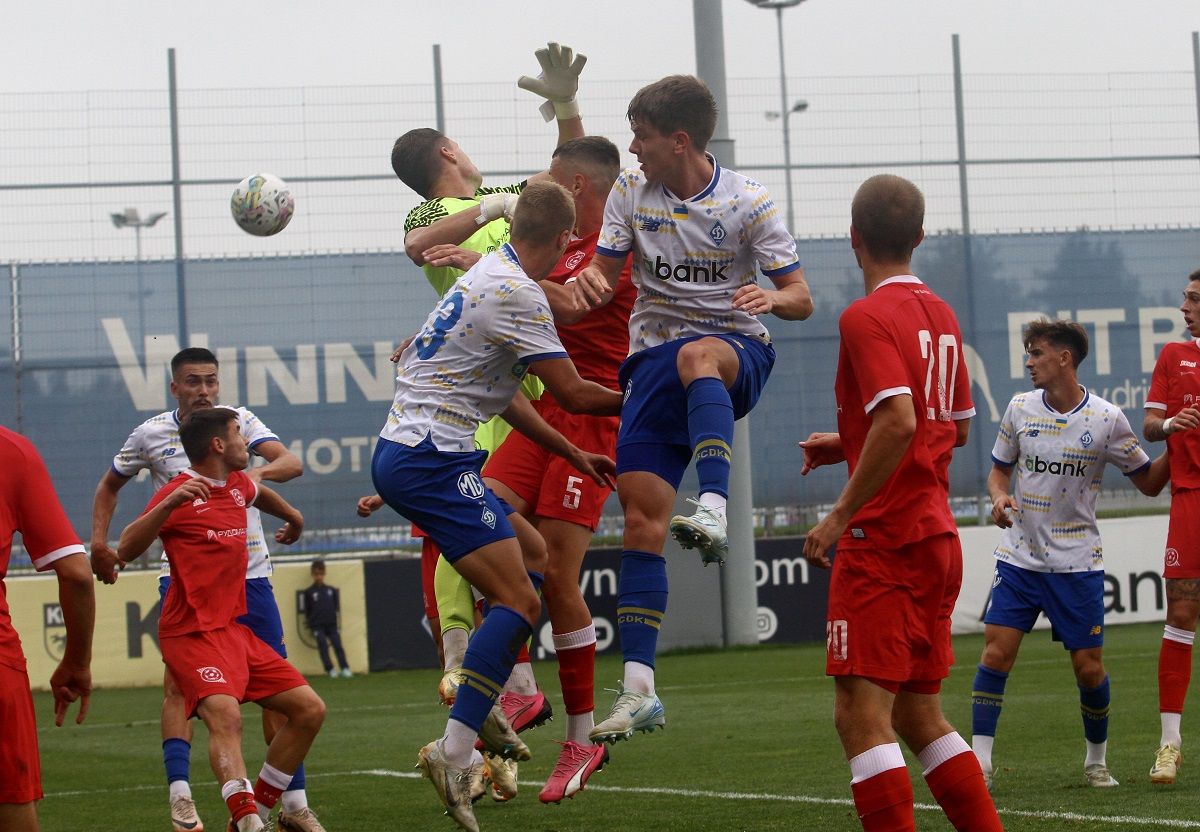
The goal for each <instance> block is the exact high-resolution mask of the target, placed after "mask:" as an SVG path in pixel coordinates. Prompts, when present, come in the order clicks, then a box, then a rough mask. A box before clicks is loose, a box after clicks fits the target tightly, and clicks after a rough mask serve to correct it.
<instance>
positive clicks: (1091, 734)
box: [1079, 676, 1109, 743]
mask: <svg viewBox="0 0 1200 832" xmlns="http://www.w3.org/2000/svg"><path fill="white" fill-rule="evenodd" d="M1108 702H1109V687H1108V677H1107V676H1105V677H1104V681H1103V682H1101V683H1100V684H1098V685H1096V687H1094V688H1085V687H1080V688H1079V710H1080V712H1081V713H1082V714H1083V736H1084V737H1086V738H1087V741H1088V742H1096V743H1100V742H1107V741H1108Z"/></svg>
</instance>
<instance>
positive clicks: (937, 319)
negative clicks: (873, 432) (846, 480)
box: [834, 275, 975, 549]
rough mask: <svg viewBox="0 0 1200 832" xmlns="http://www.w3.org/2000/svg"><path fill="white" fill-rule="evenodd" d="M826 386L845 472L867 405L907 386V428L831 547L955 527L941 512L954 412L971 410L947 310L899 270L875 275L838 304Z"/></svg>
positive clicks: (867, 417) (894, 542) (959, 415)
mask: <svg viewBox="0 0 1200 832" xmlns="http://www.w3.org/2000/svg"><path fill="white" fill-rule="evenodd" d="M839 327H840V329H841V350H840V354H839V356H838V369H837V381H836V383H835V385H834V392H835V394H836V397H837V405H838V432H839V433H840V435H841V438H842V447H843V449H844V450H845V453H846V462H847V463H848V464H849V467H850V472H851V473H853V472H854V468H855V466H856V465H857V464H858V459H859V456H860V455H861V453H862V449H863V444H864V442H865V441H866V438H867V431H868V430H869V429H870V427H871V411H872V410H873V409H874V408H875V406H876V405H877V404H879V403H880V402H881V401H883V400H884V399H886V398H888V397H890V396H895V395H901V394H908V395H911V396H912V401H913V407H914V408H916V412H917V431H916V433H915V434H914V436H913V439H912V442H911V443H910V444H909V446H908V450H907V451H906V452H905V454H904V458H903V459H902V460H901V461H900V465H899V467H898V468H897V469H896V470H895V471H894V472H893V473H892V476H891V477H890V478H889V479H888V480H887V482H886V483H884V485H883V487H882V488H881V489H879V491H878V492H876V494H875V496H874V497H872V498H871V499H870V500H869V501H868V502H867V503H866V505H864V506H863V507H862V508H860V509H859V510H858V512H857V513H856V514H855V515H854V517H853V518H852V519H851V521H850V525H849V526H848V527H847V529H846V533H845V534H844V535H843V536H842V538H841V540H839V541H838V547H839V548H854V547H872V548H885V549H892V548H896V547H898V546H903V545H905V544H907V543H912V542H915V541H918V540H923V539H925V538H926V537H930V536H931V535H935V534H940V533H943V532H950V531H954V530H955V523H954V517H953V515H952V514H951V512H950V503H949V496H950V480H949V467H950V457H951V455H952V454H953V451H954V442H955V437H956V427H955V424H954V422H955V421H956V420H959V419H966V418H968V417H970V416H973V415H975V407H974V405H973V404H972V403H971V382H970V380H969V379H968V378H967V369H966V365H965V363H964V361H963V355H962V334H961V333H960V332H959V329H958V320H957V319H956V318H955V316H954V310H953V309H951V308H950V306H949V305H948V304H947V303H946V302H945V301H943V300H942V299H941V298H939V297H938V296H937V295H935V294H934V293H933V292H932V291H931V290H930V289H929V288H928V287H927V286H926V285H925V284H924V283H922V282H921V281H920V280H918V279H917V278H915V277H913V276H911V275H908V276H904V277H893V278H890V279H888V280H885V281H884V282H883V283H881V284H880V285H879V286H878V287H877V288H876V289H875V291H874V292H872V293H871V294H870V295H868V296H867V297H865V298H860V299H859V300H856V301H855V302H854V303H852V304H850V306H849V307H848V308H847V309H846V311H845V312H843V313H842V317H841V320H840V321H839Z"/></svg>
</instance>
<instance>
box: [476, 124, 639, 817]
mask: <svg viewBox="0 0 1200 832" xmlns="http://www.w3.org/2000/svg"><path fill="white" fill-rule="evenodd" d="M620 170H621V154H620V151H618V150H617V147H616V145H614V144H613V143H612V142H610V141H609V140H608V139H605V138H603V137H601V136H585V137H583V138H579V139H572V140H570V141H568V142H566V143H565V144H563V145H560V146H559V148H558V149H557V150H555V151H554V156H553V159H552V160H551V162H550V176H551V178H553V179H554V181H555V182H557V183H558V184H560V185H562V186H563V187H564V188H566V189H567V190H568V191H570V192H571V194H572V196H573V197H574V201H575V217H576V220H575V235H574V237H573V239H572V240H571V243H570V244H569V245H568V246H567V250H566V252H565V253H564V254H563V256H562V257H561V258H560V259H559V261H558V264H557V265H556V266H555V268H554V270H553V271H552V272H551V273H550V276H549V277H547V278H546V279H545V280H543V281H541V285H542V288H543V289H544V290H545V292H546V297H547V298H548V299H549V301H550V307H551V309H552V310H553V311H554V320H555V324H556V326H557V328H558V334H559V338H560V339H561V340H562V343H563V346H564V347H565V348H566V350H567V355H569V356H570V357H571V360H572V362H573V363H574V364H575V366H576V368H578V370H579V375H580V376H581V377H583V378H585V379H588V380H589V381H594V382H596V383H598V384H602V385H604V386H605V387H607V388H609V389H610V390H620V385H619V383H618V381H617V371H618V369H619V368H620V366H621V362H622V361H624V360H625V356H626V354H627V353H628V352H629V335H628V333H629V314H630V311H631V310H632V309H633V302H634V299H635V298H636V297H637V287H636V286H634V285H633V281H632V280H631V278H630V261H628V260H626V263H625V268H624V269H623V270H622V272H621V275H620V278H619V280H618V282H617V284H616V288H615V293H616V294H615V297H614V298H613V300H612V302H610V303H609V304H608V305H606V306H603V307H600V308H599V309H597V310H594V311H592V312H590V313H587V314H585V312H584V311H583V310H578V309H576V308H575V304H574V303H573V302H572V294H571V291H570V289H569V288H568V287H567V286H566V285H565V284H566V283H567V282H568V281H571V280H573V279H574V276H575V275H576V274H578V273H579V272H580V271H581V270H582V269H583V267H584V266H586V265H587V264H588V263H589V262H590V261H591V259H592V254H593V253H594V252H595V250H596V241H597V239H598V238H599V236H600V224H601V220H602V219H603V217H604V205H605V202H606V201H607V199H608V192H609V191H610V190H611V189H612V185H613V182H614V181H615V180H616V178H617V174H618V173H620ZM534 408H535V409H536V410H537V411H538V413H540V414H541V416H542V418H543V419H545V420H546V422H547V423H549V424H550V425H552V426H554V427H555V428H556V429H558V431H559V432H560V433H562V434H563V436H565V437H567V438H568V439H569V440H571V442H573V443H575V444H576V445H578V446H579V447H580V448H583V449H584V450H587V451H591V452H592V453H597V454H603V455H604V456H608V457H612V456H614V455H615V454H616V444H617V429H618V427H619V426H620V419H619V417H616V416H586V415H573V414H570V413H567V412H566V411H565V410H563V409H562V407H560V406H559V405H558V403H557V402H556V401H555V400H554V397H553V396H552V395H550V394H549V393H544V394H543V395H542V398H541V399H540V400H539V401H536V402H534ZM483 476H484V482H486V483H487V484H488V486H489V487H490V488H491V489H492V490H493V491H495V492H496V493H497V494H498V495H500V496H501V497H503V498H504V499H505V500H506V501H507V502H508V504H509V505H511V506H512V507H513V508H514V509H516V510H517V511H518V512H520V513H521V514H522V515H523V516H525V517H527V518H529V519H530V520H531V521H532V522H533V525H534V526H535V527H536V528H537V530H538V531H539V532H541V534H542V537H543V538H545V540H546V549H547V551H548V552H549V555H550V560H549V563H548V566H547V568H546V581H545V583H544V584H542V597H543V599H544V600H545V602H546V609H547V611H548V613H549V615H550V625H551V630H552V633H553V640H554V650H555V654H556V655H557V657H558V675H559V680H560V682H561V684H562V692H563V704H564V706H565V707H566V711H567V727H566V741H565V742H564V743H563V744H562V746H563V748H562V752H561V753H560V755H559V759H558V763H557V765H555V767H554V771H553V773H552V774H551V776H550V778H549V780H548V781H547V782H546V785H545V788H543V789H542V791H541V793H540V795H539V799H540V800H541V801H542V802H543V803H558V802H559V801H561V800H562V799H563V798H564V797H571V796H572V795H574V794H575V793H576V792H578V791H579V790H581V789H582V788H583V787H584V784H585V783H586V782H587V779H588V777H590V776H591V775H592V773H593V772H595V771H598V770H599V769H600V768H601V767H602V766H603V765H604V763H605V761H606V760H607V759H608V752H607V750H606V749H605V746H604V744H603V743H593V742H592V741H591V740H590V739H589V738H588V733H589V732H590V731H591V730H592V728H593V727H594V726H595V720H594V718H593V711H594V710H595V702H594V691H595V658H596V629H595V627H594V626H593V624H592V616H591V613H590V612H589V610H588V608H587V602H586V601H584V599H583V593H582V592H581V591H580V589H579V571H580V568H581V567H582V565H583V558H584V555H585V554H587V548H588V544H589V543H590V542H591V539H592V535H593V534H594V533H595V531H596V527H597V525H598V524H599V521H600V514H601V512H602V511H603V510H604V501H605V500H606V499H607V498H608V495H609V494H610V493H611V491H612V489H611V488H607V487H604V486H600V485H597V484H596V483H595V482H594V481H592V480H591V479H590V478H589V477H587V476H585V475H583V474H582V473H580V472H579V471H577V470H576V469H575V468H573V467H572V466H571V465H570V463H568V462H567V461H566V460H564V459H562V458H561V457H557V456H554V455H553V454H549V453H547V452H546V451H545V450H543V449H542V448H540V447H539V446H537V445H536V444H535V443H533V442H532V441H531V440H529V439H528V438H526V437H525V435H524V434H520V433H512V434H509V436H508V438H507V439H505V440H504V444H502V445H501V446H500V448H499V449H497V451H496V452H495V453H494V454H492V456H491V458H490V459H489V460H488V462H487V465H485V466H484V469H483ZM518 667H519V666H518ZM516 675H517V674H514V677H516ZM518 681H521V680H519V679H516V678H514V679H511V680H510V686H511V687H512V689H511V690H509V691H507V692H506V693H505V694H504V695H503V696H502V697H501V702H502V704H505V705H506V707H505V713H506V714H509V721H510V722H512V723H513V727H514V728H518V722H519V721H520V712H532V711H538V710H540V711H541V712H545V713H548V712H549V707H548V706H545V704H544V702H545V697H544V696H542V693H541V692H540V691H539V690H538V689H537V687H536V685H535V684H534V682H533V674H532V673H529V674H527V675H526V676H525V677H524V679H523V681H524V684H525V685H526V688H525V689H521V688H520V687H516V686H515V685H514V682H518ZM539 700H541V703H542V704H541V705H539Z"/></svg>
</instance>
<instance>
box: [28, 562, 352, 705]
mask: <svg viewBox="0 0 1200 832" xmlns="http://www.w3.org/2000/svg"><path fill="white" fill-rule="evenodd" d="M326 581H327V582H328V583H330V584H332V585H333V586H336V587H338V589H339V590H341V603H342V627H341V633H342V644H343V645H344V647H345V649H346V658H347V659H348V660H349V662H350V667H351V669H353V670H356V671H360V670H363V669H365V668H366V666H367V638H366V614H365V604H364V599H363V591H362V587H363V564H362V562H361V561H357V560H355V561H329V562H328V563H327V574H326ZM311 582H312V579H311V577H310V575H309V565H308V563H295V564H279V563H277V564H276V566H275V575H274V576H273V577H272V578H271V584H272V586H273V587H274V589H275V599H276V602H277V603H278V604H279V611H280V614H281V616H282V618H283V631H284V644H285V645H287V649H288V657H289V659H290V660H291V662H292V664H294V665H295V666H296V667H297V668H298V669H299V670H300V672H301V673H306V674H320V673H322V672H323V670H322V668H321V660H320V658H319V657H318V655H317V651H316V647H315V642H314V641H313V638H312V635H311V634H310V633H309V632H308V631H307V628H305V627H304V626H303V616H297V615H296V614H295V612H294V610H295V609H296V602H295V597H296V594H297V593H298V592H299V591H300V590H302V589H304V588H305V587H306V586H308V585H309V584H310V583H311ZM5 584H6V585H7V587H8V603H9V608H10V611H11V613H12V620H13V624H14V626H15V627H16V628H17V632H18V633H20V635H21V644H22V646H23V648H24V651H25V658H26V660H27V661H28V664H29V681H30V684H31V686H32V687H33V688H34V690H47V689H48V688H49V682H50V674H51V673H53V672H54V669H55V667H57V666H58V662H59V661H60V660H61V659H62V655H63V649H64V648H65V646H66V634H67V628H66V625H65V624H64V623H63V616H62V607H61V606H60V605H59V603H58V581H57V580H56V579H55V577H54V575H53V574H52V573H51V574H49V575H31V576H28V577H26V576H19V577H12V576H10V577H8V578H7V579H6V580H5ZM159 612H160V602H159V597H158V572H157V571H155V570H145V571H142V570H137V571H126V572H123V573H121V577H120V579H119V580H118V581H117V582H116V583H115V584H113V585H112V586H105V585H103V584H99V583H97V584H96V631H95V636H94V638H93V640H92V683H93V684H94V685H95V686H96V687H97V688H101V687H126V686H139V685H160V684H162V675H163V663H162V654H161V653H160V652H159V650H158V618H159Z"/></svg>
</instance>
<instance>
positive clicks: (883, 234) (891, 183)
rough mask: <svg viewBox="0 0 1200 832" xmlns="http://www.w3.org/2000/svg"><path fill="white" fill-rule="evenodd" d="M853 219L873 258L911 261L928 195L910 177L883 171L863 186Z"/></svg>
mask: <svg viewBox="0 0 1200 832" xmlns="http://www.w3.org/2000/svg"><path fill="white" fill-rule="evenodd" d="M850 222H851V224H853V226H854V228H855V229H856V230H857V231H858V233H859V236H860V237H861V238H862V241H863V245H864V246H865V247H866V249H867V251H868V252H870V253H871V255H872V256H873V257H878V258H886V259H888V260H894V261H899V260H905V261H907V260H908V259H909V258H910V257H912V252H913V249H914V248H916V247H917V243H918V242H920V239H921V231H922V226H923V225H924V223H925V197H924V195H923V194H922V193H921V189H920V188H918V187H917V186H916V185H914V184H913V183H912V182H909V181H908V180H907V179H905V178H903V177H900V176H896V175H894V174H891V173H881V174H879V175H878V176H872V177H871V178H870V179H868V180H867V181H866V182H863V183H862V185H860V186H859V188H858V192H857V193H855V194H854V203H853V204H852V205H851V207H850Z"/></svg>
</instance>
